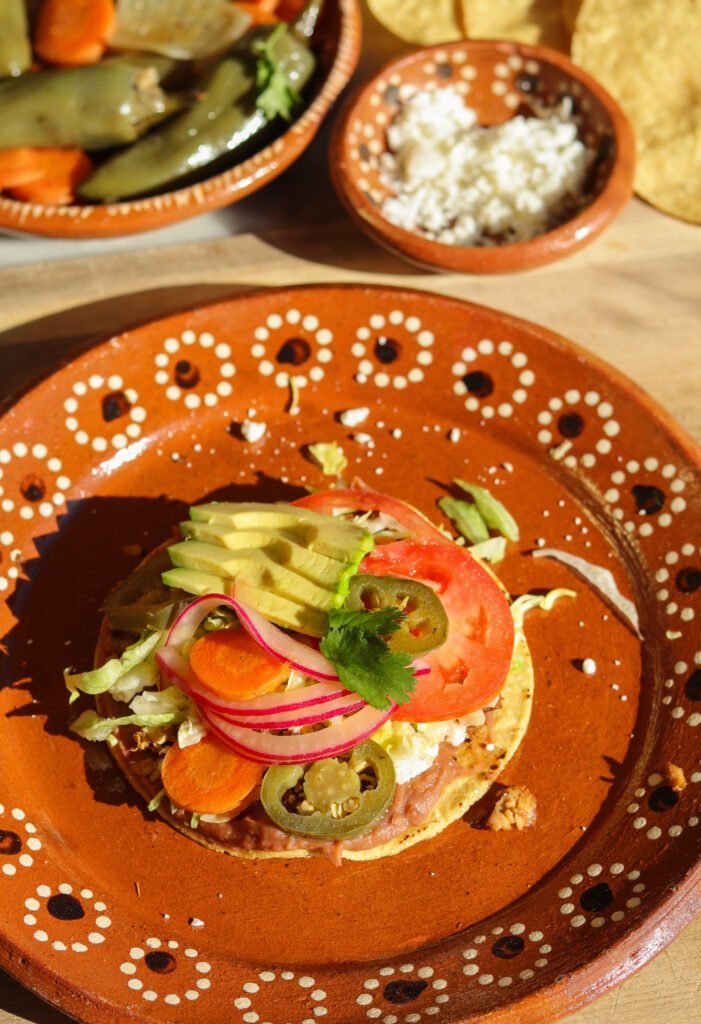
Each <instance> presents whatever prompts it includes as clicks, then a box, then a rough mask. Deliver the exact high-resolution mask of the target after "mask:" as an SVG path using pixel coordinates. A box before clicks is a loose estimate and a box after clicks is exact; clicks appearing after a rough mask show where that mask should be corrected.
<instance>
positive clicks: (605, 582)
mask: <svg viewBox="0 0 701 1024" xmlns="http://www.w3.org/2000/svg"><path fill="white" fill-rule="evenodd" d="M533 557H534V558H552V559H554V560H555V561H556V562H561V563H562V564H563V565H566V566H567V567H568V568H569V569H571V570H572V572H574V573H576V574H577V576H579V577H581V579H583V580H584V582H585V583H588V584H589V586H590V587H591V588H592V589H593V590H595V591H596V592H597V594H599V596H600V597H602V598H603V599H604V600H605V601H607V602H608V604H609V605H610V606H611V607H612V608H613V610H614V611H615V612H617V613H618V615H620V617H621V618H622V619H623V621H624V622H626V623H627V624H628V625H629V626H630V628H631V629H632V630H633V632H634V633H635V635H636V636H637V637H639V638H640V636H641V634H640V619H639V617H638V609H637V608H636V607H635V605H634V604H633V602H632V601H631V600H629V599H628V598H627V597H624V596H623V594H622V593H621V592H620V590H619V589H618V585H617V583H616V580H615V577H614V575H613V573H612V572H611V570H610V569H605V568H604V567H603V566H601V565H593V564H592V563H591V562H587V561H586V560H585V559H584V558H580V557H579V556H578V555H571V554H570V553H569V551H560V550H559V549H558V548H540V549H539V550H537V551H534V552H533Z"/></svg>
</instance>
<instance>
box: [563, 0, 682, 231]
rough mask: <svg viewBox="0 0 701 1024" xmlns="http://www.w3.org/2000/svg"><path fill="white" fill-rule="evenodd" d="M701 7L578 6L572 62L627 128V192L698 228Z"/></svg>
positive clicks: (659, 2) (635, 1)
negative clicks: (630, 185)
mask: <svg viewBox="0 0 701 1024" xmlns="http://www.w3.org/2000/svg"><path fill="white" fill-rule="evenodd" d="M700 53H701V0H646V2H645V3H640V0H617V2H616V3H615V4H614V3H611V0H584V2H583V3H582V7H581V10H580V12H579V16H578V17H577V22H576V26H575V32H574V36H573V39H572V57H573V59H574V60H575V62H576V63H577V64H580V65H581V66H582V67H583V68H585V69H586V70H587V71H588V72H589V73H590V74H592V75H594V76H595V77H596V78H598V80H599V81H600V82H601V84H602V85H603V86H604V87H605V88H606V89H608V91H609V92H610V93H611V94H612V96H614V97H615V98H616V99H617V100H618V102H619V103H620V104H621V106H622V107H623V109H624V111H625V112H626V114H627V115H628V117H629V118H630V120H631V121H632V123H633V127H634V129H635V134H636V142H637V166H636V172H635V190H636V192H637V193H638V195H639V196H641V197H642V198H643V199H646V200H647V201H648V202H649V203H652V205H653V206H656V207H657V208H658V209H660V210H663V211H664V212H665V213H669V214H671V215H672V216H674V217H679V218H681V219H682V220H688V221H692V222H693V223H695V224H699V223H701V170H700V168H701V57H700Z"/></svg>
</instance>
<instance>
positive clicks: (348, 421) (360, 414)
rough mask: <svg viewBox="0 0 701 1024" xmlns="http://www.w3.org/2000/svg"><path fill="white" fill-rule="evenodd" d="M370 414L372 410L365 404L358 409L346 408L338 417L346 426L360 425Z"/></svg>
mask: <svg viewBox="0 0 701 1024" xmlns="http://www.w3.org/2000/svg"><path fill="white" fill-rule="evenodd" d="M369 415H370V410H369V409H368V408H366V407H365V406H359V407H358V408H357V409H345V410H344V411H343V412H342V413H341V414H340V416H339V417H338V418H339V419H340V421H341V423H342V424H343V426H344V427H359V426H360V424H361V423H365V420H366V419H367V418H368V416H369Z"/></svg>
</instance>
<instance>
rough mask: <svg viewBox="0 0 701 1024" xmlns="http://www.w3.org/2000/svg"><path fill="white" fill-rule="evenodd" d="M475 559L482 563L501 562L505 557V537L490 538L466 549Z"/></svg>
mask: <svg viewBox="0 0 701 1024" xmlns="http://www.w3.org/2000/svg"><path fill="white" fill-rule="evenodd" d="M467 550H468V551H469V552H470V554H471V555H474V556H475V558H479V559H481V560H482V561H483V562H493V563H496V562H501V560H502V559H503V558H504V556H505V555H506V537H490V538H489V539H488V540H483V541H481V542H480V543H479V544H473V545H472V547H469V548H468V549H467Z"/></svg>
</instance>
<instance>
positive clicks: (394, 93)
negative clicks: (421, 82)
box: [382, 85, 399, 103]
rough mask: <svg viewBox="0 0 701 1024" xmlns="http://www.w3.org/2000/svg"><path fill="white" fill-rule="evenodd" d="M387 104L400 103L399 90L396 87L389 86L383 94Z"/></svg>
mask: <svg viewBox="0 0 701 1024" xmlns="http://www.w3.org/2000/svg"><path fill="white" fill-rule="evenodd" d="M382 98H383V100H384V101H385V103H397V102H398V101H399V89H398V88H397V87H396V85H388V86H387V88H386V89H385V91H384V93H383V94H382Z"/></svg>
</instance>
